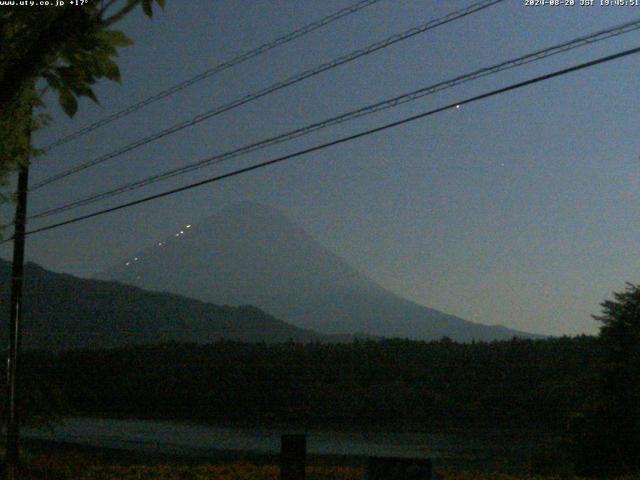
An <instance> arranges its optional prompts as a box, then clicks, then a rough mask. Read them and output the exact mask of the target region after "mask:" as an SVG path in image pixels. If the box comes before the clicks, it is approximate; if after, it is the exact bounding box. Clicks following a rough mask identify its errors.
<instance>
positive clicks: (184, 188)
mask: <svg viewBox="0 0 640 480" xmlns="http://www.w3.org/2000/svg"><path fill="white" fill-rule="evenodd" d="M637 53H640V47H636V48H632V49H629V50H624V51H622V52H619V53H616V54H613V55H608V56H606V57H600V58H598V59H596V60H591V61H589V62H585V63H581V64H579V65H575V66H573V67H569V68H565V69H562V70H556V71H555V72H552V73H548V74H546V75H541V76H538V77H535V78H532V79H529V80H526V81H523V82H519V83H515V84H511V85H509V86H507V87H503V88H499V89H496V90H492V91H490V92H487V93H483V94H481V95H476V96H474V97H471V98H467V99H465V100H460V101H457V102H454V103H449V104H448V105H445V106H443V107H439V108H436V109H433V110H429V111H427V112H423V113H420V114H417V115H413V116H410V117H406V118H404V119H402V120H398V121H395V122H392V123H387V124H385V125H382V126H380V127H376V128H372V129H369V130H365V131H363V132H360V133H356V134H353V135H349V136H346V137H342V138H339V139H336V140H332V141H330V142H326V143H322V144H319V145H315V146H313V147H309V148H306V149H304V150H300V151H297V152H294V153H291V154H288V155H284V156H281V157H277V158H273V159H271V160H267V161H265V162H261V163H258V164H255V165H251V166H249V167H245V168H240V169H237V170H234V171H232V172H228V173H225V174H222V175H217V176H215V177H210V178H207V179H204V180H200V181H198V182H195V183H190V184H188V185H185V186H182V187H179V188H174V189H171V190H167V191H164V192H161V193H157V194H155V195H149V196H147V197H143V198H140V199H138V200H133V201H131V202H127V203H122V204H120V205H116V206H114V207H109V208H104V209H102V210H98V211H95V212H93V213H89V214H86V215H81V216H78V217H74V218H71V219H69V220H65V221H61V222H58V223H54V224H51V225H47V226H45V227H41V228H37V229H34V230H29V231H27V232H25V235H34V234H37V233H41V232H45V231H48V230H52V229H55V228H60V227H63V226H65V225H70V224H73V223H77V222H80V221H83V220H88V219H90V218H95V217H98V216H102V215H105V214H107V213H111V212H115V211H118V210H122V209H125V208H129V207H132V206H134V205H140V204H142V203H147V202H150V201H153V200H158V199H160V198H163V197H167V196H169V195H174V194H176V193H179V192H184V191H187V190H191V189H193V188H196V187H200V186H203V185H208V184H211V183H214V182H218V181H220V180H224V179H226V178H231V177H235V176H238V175H241V174H244V173H247V172H251V171H254V170H258V169H261V168H265V167H268V166H270V165H275V164H277V163H281V162H284V161H286V160H290V159H292V158H296V157H301V156H303V155H308V154H309V153H312V152H317V151H319V150H324V149H325V148H329V147H332V146H335V145H339V144H342V143H346V142H350V141H353V140H356V139H358V138H362V137H366V136H369V135H372V134H374V133H378V132H382V131H385V130H388V129H391V128H394V127H398V126H400V125H404V124H407V123H410V122H414V121H416V120H419V119H422V118H426V117H429V116H431V115H435V114H436V113H440V112H443V111H445V110H450V109H455V108H457V107H461V106H464V105H467V104H470V103H472V102H477V101H479V100H484V99H486V98H490V97H494V96H497V95H501V94H504V93H507V92H510V91H513V90H517V89H520V88H523V87H526V86H529V85H533V84H536V83H539V82H543V81H545V80H550V79H552V78H557V77H560V76H563V75H567V74H569V73H572V72H576V71H578V70H583V69H586V68H589V67H593V66H596V65H600V64H603V63H606V62H611V61H613V60H617V59H620V58H623V57H627V56H629V55H634V54H637ZM10 240H12V238H10V239H7V240H5V241H4V242H2V243H6V242H7V241H10Z"/></svg>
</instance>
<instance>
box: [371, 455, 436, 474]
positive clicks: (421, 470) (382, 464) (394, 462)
mask: <svg viewBox="0 0 640 480" xmlns="http://www.w3.org/2000/svg"><path fill="white" fill-rule="evenodd" d="M432 475H433V472H432V469H431V460H429V459H427V458H393V457H369V465H368V466H367V479H368V480H431V479H432V478H433V476H432Z"/></svg>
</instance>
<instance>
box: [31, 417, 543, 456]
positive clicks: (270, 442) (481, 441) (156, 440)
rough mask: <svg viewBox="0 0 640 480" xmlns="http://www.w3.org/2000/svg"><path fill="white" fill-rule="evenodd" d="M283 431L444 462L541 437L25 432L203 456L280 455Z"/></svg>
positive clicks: (86, 423) (116, 425) (88, 421)
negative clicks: (224, 453) (227, 453)
mask: <svg viewBox="0 0 640 480" xmlns="http://www.w3.org/2000/svg"><path fill="white" fill-rule="evenodd" d="M282 433H306V434H307V451H308V453H309V454H310V455H349V456H358V457H359V456H394V457H417V458H425V457H428V458H432V459H434V460H435V461H438V460H440V461H441V462H440V463H442V464H469V463H471V464H478V465H480V464H486V463H487V462H488V461H492V462H493V461H498V462H501V463H502V464H504V463H505V462H511V463H514V464H515V463H526V462H527V461H528V460H529V456H530V453H531V451H532V447H534V446H535V444H539V443H540V442H541V441H542V439H541V438H538V437H536V438H534V437H532V436H531V434H530V433H524V432H495V431H480V432H478V431H474V432H473V434H471V433H469V434H465V433H455V434H453V433H444V434H443V433H437V434H427V433H393V432H368V433H366V432H337V431H313V430H311V431H305V432H301V431H290V432H287V431H284V432H283V431H281V430H272V429H260V428H251V429H249V428H223V427H213V426H207V425H196V424H189V423H179V422H163V421H150V420H117V419H104V418H67V419H65V421H64V423H63V424H61V425H59V426H56V427H55V428H54V429H53V431H46V430H34V429H23V432H22V434H23V435H24V436H25V437H30V438H36V439H42V440H54V441H61V442H69V443H77V444H83V445H91V446H97V447H109V448H120V449H129V450H137V451H152V452H158V453H171V454H176V453H179V454H186V455H198V456H200V455H203V454H204V455H206V453H207V452H213V451H220V450H226V451H242V452H254V453H262V454H264V453H266V454H275V453H277V452H278V451H279V449H280V435H281V434H282Z"/></svg>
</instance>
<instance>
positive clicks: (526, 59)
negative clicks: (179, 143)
mask: <svg viewBox="0 0 640 480" xmlns="http://www.w3.org/2000/svg"><path fill="white" fill-rule="evenodd" d="M638 29H640V19H637V20H635V21H632V22H627V23H624V24H621V25H617V26H615V27H611V28H608V29H606V30H601V31H598V32H595V33H592V34H590V35H586V36H581V37H578V38H575V39H573V40H570V41H567V42H564V43H561V44H559V45H555V46H552V47H548V48H545V49H542V50H537V51H535V52H532V53H529V54H526V55H523V56H520V57H517V58H514V59H511V60H508V61H505V62H501V63H498V64H496V65H493V66H490V67H485V68H481V69H479V70H476V71H474V72H471V73H467V74H464V75H460V76H457V77H455V78H453V79H450V80H446V81H443V82H439V83H436V84H434V85H430V86H428V87H423V88H420V89H418V90H414V91H412V92H409V93H405V94H402V95H399V96H396V97H393V98H390V99H387V100H384V101H381V102H377V103H374V104H371V105H367V106H365V107H362V108H359V109H357V110H352V111H350V112H347V113H344V114H342V115H338V116H335V117H332V118H329V119H325V120H323V121H320V122H315V123H312V124H310V125H307V126H305V127H302V128H298V129H295V130H291V131H289V132H286V133H283V134H280V135H278V136H275V137H270V138H267V139H264V140H261V141H258V142H255V143H252V144H249V145H245V146H243V147H240V148H237V149H234V150H231V151H228V152H225V153H222V154H218V155H214V156H210V157H207V158H204V159H201V160H199V161H196V162H193V163H191V164H189V165H185V166H182V167H179V168H174V169H171V170H167V171H165V172H162V173H158V174H155V175H151V176H148V177H146V178H144V179H142V180H137V181H135V182H131V183H128V184H126V185H122V186H119V187H117V188H114V189H111V190H107V191H105V192H101V193H97V194H93V195H91V196H89V197H86V198H83V199H80V200H76V201H73V202H70V203H67V204H64V205H61V206H58V207H53V208H49V209H47V210H44V211H41V212H37V213H35V214H33V215H30V216H29V217H28V219H29V220H32V219H37V218H44V217H48V216H51V215H55V214H58V213H62V212H65V211H68V210H71V209H74V208H78V207H81V206H85V205H89V204H92V203H95V202H97V201H100V200H104V199H107V198H110V197H113V196H116V195H120V194H123V193H126V192H129V191H133V190H136V189H138V188H142V187H144V186H147V185H151V184H153V183H156V182H159V181H162V180H166V179H169V178H172V177H176V176H178V175H183V174H186V173H189V172H192V171H195V170H198V169H201V168H204V167H207V166H211V165H214V164H218V163H221V162H224V161H227V160H230V159H232V158H236V157H239V156H241V155H246V154H248V153H251V152H255V151H257V150H262V149H264V148H267V147H269V146H272V145H276V144H279V143H283V142H286V141H290V140H293V139H295V138H298V137H301V136H304V135H308V134H310V133H312V132H315V131H318V130H321V129H323V128H327V127H330V126H333V125H337V124H341V123H343V122H346V121H349V120H353V119H356V118H359V117H363V116H366V115H370V114H373V113H376V112H379V111H382V110H385V109H389V108H393V107H396V106H398V105H401V104H404V103H407V102H411V101H415V100H417V99H419V98H422V97H425V96H427V95H431V94H434V93H437V92H440V91H443V90H446V89H449V88H452V87H455V86H457V85H461V84H463V83H466V82H469V81H472V80H477V79H479V78H483V77H486V76H489V75H494V74H496V73H499V72H502V71H504V70H508V69H511V68H515V67H518V66H522V65H526V64H529V63H532V62H536V61H539V60H542V59H545V58H548V57H550V56H553V55H557V54H559V53H564V52H568V51H570V50H573V49H575V48H578V47H582V46H585V45H590V44H593V43H596V42H600V41H603V40H606V39H609V38H612V37H615V36H618V35H622V34H624V33H629V32H632V31H635V30H638Z"/></svg>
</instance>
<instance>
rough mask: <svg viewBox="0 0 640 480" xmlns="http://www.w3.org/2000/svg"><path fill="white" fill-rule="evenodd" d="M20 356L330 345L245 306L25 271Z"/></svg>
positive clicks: (4, 311) (1, 274)
mask: <svg viewBox="0 0 640 480" xmlns="http://www.w3.org/2000/svg"><path fill="white" fill-rule="evenodd" d="M10 276H11V264H10V263H9V262H7V261H4V260H0V288H1V289H2V290H1V291H0V315H1V316H2V317H1V318H2V323H1V324H0V340H2V341H3V342H5V344H6V340H7V334H8V328H7V319H8V316H9V299H10V278H11V277H10ZM24 299H25V302H24V308H25V319H24V322H23V346H24V348H26V349H42V350H50V351H59V350H67V349H77V348H110V347H116V346H125V345H141V344H151V343H160V342H195V343H209V342H213V341H216V340H219V339H221V338H224V339H228V340H238V341H244V342H284V341H288V340H293V341H295V342H315V341H317V342H335V341H351V340H352V337H337V336H333V337H332V336H328V335H322V334H319V333H316V332H313V331H310V330H305V329H301V328H297V327H294V326H292V325H289V324H287V323H285V322H283V321H281V320H278V319H276V318H274V317H273V316H271V315H269V314H267V313H265V312H263V311H262V310H260V309H258V308H256V307H252V306H239V307H230V306H220V305H212V304H210V303H205V302H201V301H198V300H192V299H190V298H186V297H182V296H179V295H175V294H168V293H157V292H148V291H145V290H142V289H140V288H137V287H132V286H128V285H121V284H119V283H116V282H106V281H100V280H87V279H82V278H77V277H74V276H71V275H66V274H59V273H53V272H50V271H48V270H45V269H44V268H42V267H40V266H38V265H36V264H33V263H28V264H27V265H26V269H25V292H24Z"/></svg>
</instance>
